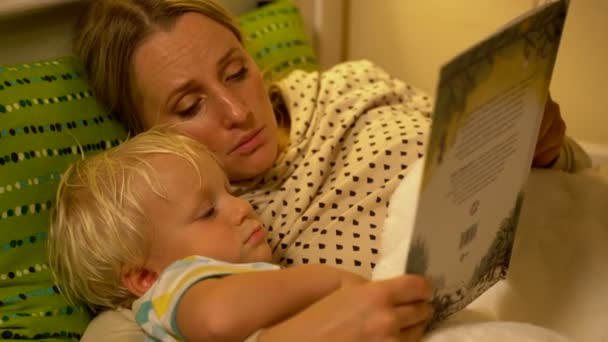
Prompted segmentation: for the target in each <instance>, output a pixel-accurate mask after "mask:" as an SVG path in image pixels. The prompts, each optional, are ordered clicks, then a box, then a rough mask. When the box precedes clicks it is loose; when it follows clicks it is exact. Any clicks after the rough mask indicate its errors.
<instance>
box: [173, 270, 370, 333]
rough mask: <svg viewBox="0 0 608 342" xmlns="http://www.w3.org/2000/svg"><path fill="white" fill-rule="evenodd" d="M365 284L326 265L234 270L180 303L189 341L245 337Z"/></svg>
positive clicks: (201, 286)
mask: <svg viewBox="0 0 608 342" xmlns="http://www.w3.org/2000/svg"><path fill="white" fill-rule="evenodd" d="M357 282H360V283H361V282H365V280H364V279H363V278H360V277H358V276H356V275H354V274H352V273H349V272H345V271H341V270H339V269H336V268H332V267H326V266H322V265H305V266H298V267H293V268H289V269H282V270H278V271H261V272H251V273H243V274H235V275H231V276H228V277H226V278H222V279H209V280H205V281H201V282H199V283H196V284H195V285H193V286H192V287H191V288H190V289H188V291H187V292H186V293H185V294H184V297H183V298H182V299H181V301H180V303H179V305H178V307H177V316H176V320H177V325H178V328H179V331H180V333H181V334H182V335H183V336H184V337H186V338H187V340H188V341H192V342H195V341H242V340H244V339H245V338H246V337H247V336H249V335H250V334H252V333H254V332H255V331H257V330H259V329H261V328H265V327H270V326H271V325H274V324H276V323H278V322H280V321H282V320H284V319H286V318H287V317H290V316H292V315H294V314H296V313H297V312H299V311H301V310H302V309H304V308H306V307H307V306H309V305H311V304H312V303H314V302H315V301H317V300H319V299H321V298H323V297H324V296H326V295H328V294H329V293H331V292H333V291H334V290H336V289H338V288H339V287H340V286H341V285H343V284H344V283H357Z"/></svg>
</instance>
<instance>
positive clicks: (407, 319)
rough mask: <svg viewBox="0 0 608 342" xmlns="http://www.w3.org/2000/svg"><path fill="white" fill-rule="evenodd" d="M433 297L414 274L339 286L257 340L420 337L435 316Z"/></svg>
mask: <svg viewBox="0 0 608 342" xmlns="http://www.w3.org/2000/svg"><path fill="white" fill-rule="evenodd" d="M430 297H431V288H430V285H429V283H428V282H427V281H425V280H424V279H423V278H422V277H420V276H414V275H402V276H399V277H395V278H392V279H387V280H382V281H375V282H367V283H365V284H360V285H357V286H351V287H346V288H341V289H339V290H337V291H335V292H333V293H332V294H330V295H329V296H327V297H325V298H323V299H322V300H320V301H318V302H316V303H315V304H313V305H311V306H309V307H308V308H306V310H303V311H301V312H300V313H298V314H297V315H295V316H293V317H291V318H289V319H287V320H285V321H283V322H281V323H279V324H277V325H275V326H273V327H271V328H268V329H266V330H265V331H263V332H262V333H261V334H260V335H259V336H258V341H259V342H275V341H277V342H282V341H290V342H300V341H302V342H304V341H350V342H355V341H361V342H367V341H387V340H390V341H393V340H394V341H404V342H405V341H407V342H414V341H418V340H419V339H420V338H421V337H422V335H423V333H424V328H425V325H426V321H427V320H428V319H429V318H430V317H431V316H432V308H431V305H430V304H429V303H428V301H429V299H430Z"/></svg>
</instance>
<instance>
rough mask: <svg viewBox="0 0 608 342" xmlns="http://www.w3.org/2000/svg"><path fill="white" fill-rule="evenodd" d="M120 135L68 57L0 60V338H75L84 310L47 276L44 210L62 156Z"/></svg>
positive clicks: (69, 158)
mask: <svg viewBox="0 0 608 342" xmlns="http://www.w3.org/2000/svg"><path fill="white" fill-rule="evenodd" d="M125 137H126V132H125V130H124V129H123V128H122V126H121V125H120V124H118V122H116V121H115V120H114V119H113V118H112V117H111V116H109V115H107V114H106V113H105V112H104V111H103V110H101V109H100V108H99V107H98V106H97V104H96V102H95V99H94V98H93V97H92V93H91V91H90V90H89V87H88V84H87V82H86V81H85V80H84V79H83V77H82V75H81V73H80V71H79V68H78V63H77V62H76V60H75V59H73V58H63V59H58V60H51V61H45V62H39V63H31V64H20V65H7V66H1V67H0V338H3V339H36V340H42V339H44V340H47V341H54V340H78V339H79V337H80V335H81V334H82V333H83V332H84V329H85V328H86V325H87V324H88V323H89V321H90V319H91V317H90V314H89V312H88V310H87V309H86V307H85V306H83V305H81V304H74V305H70V304H68V303H66V301H65V300H64V299H63V297H62V296H61V295H59V294H58V290H57V288H56V287H55V286H54V285H53V282H52V281H51V277H50V272H49V269H48V265H47V254H46V240H47V231H48V225H49V215H48V214H49V213H48V211H49V209H50V208H51V207H52V206H53V202H54V200H55V192H56V190H57V186H58V181H59V180H60V178H61V175H62V172H63V170H64V169H65V168H66V167H67V165H68V164H69V163H71V162H73V161H75V160H77V159H79V158H81V152H82V153H83V154H85V155H88V154H93V153H96V152H99V151H102V150H105V149H107V148H109V147H112V146H115V145H118V144H119V143H120V142H121V141H123V140H124V139H125Z"/></svg>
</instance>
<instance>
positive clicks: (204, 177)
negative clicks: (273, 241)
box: [143, 155, 271, 272]
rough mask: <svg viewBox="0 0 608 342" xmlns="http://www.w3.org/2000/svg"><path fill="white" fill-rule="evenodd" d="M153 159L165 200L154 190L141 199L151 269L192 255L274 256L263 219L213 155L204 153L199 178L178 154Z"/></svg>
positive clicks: (252, 259) (221, 257)
mask: <svg viewBox="0 0 608 342" xmlns="http://www.w3.org/2000/svg"><path fill="white" fill-rule="evenodd" d="M150 163H151V164H152V166H153V167H154V168H155V169H156V170H157V172H158V176H159V179H160V181H161V184H162V185H163V187H164V190H165V191H164V195H165V197H166V198H165V199H163V198H160V197H159V196H158V195H156V194H153V193H152V192H151V191H150V192H149V193H148V194H147V196H146V197H145V199H144V201H143V202H144V205H143V207H144V208H143V209H144V213H145V214H146V219H147V222H148V224H149V225H150V226H151V228H152V229H151V231H150V233H151V234H152V235H151V237H152V242H151V246H150V247H151V248H150V255H149V257H148V261H147V265H146V266H147V268H148V269H150V270H153V271H156V272H160V271H162V270H163V269H164V268H166V267H167V266H169V265H170V264H171V263H173V262H175V261H176V260H178V259H182V258H185V257H187V256H190V255H201V256H206V257H210V258H214V259H218V260H222V261H227V262H232V263H246V262H256V261H266V262H269V261H270V260H271V251H270V246H269V245H268V243H267V241H266V233H265V228H264V227H263V225H262V222H261V221H260V219H259V218H258V217H257V216H256V214H255V212H254V211H253V208H252V207H251V205H250V204H249V202H247V201H245V200H243V199H240V198H238V197H235V196H232V195H231V194H230V193H229V192H228V190H227V189H228V184H229V183H228V179H227V178H226V175H225V174H224V172H223V170H222V169H221V168H220V167H219V166H218V164H217V163H216V162H215V160H213V158H211V157H210V156H208V155H204V156H201V160H200V162H199V165H198V167H199V170H200V176H199V174H198V173H197V171H196V170H195V169H194V168H193V167H192V165H190V164H189V163H188V162H186V161H185V160H183V159H181V158H179V157H176V156H172V155H158V156H155V157H154V158H152V159H151V160H150ZM199 184H200V186H199Z"/></svg>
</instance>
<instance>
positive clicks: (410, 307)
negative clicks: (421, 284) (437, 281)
mask: <svg viewBox="0 0 608 342" xmlns="http://www.w3.org/2000/svg"><path fill="white" fill-rule="evenodd" d="M395 316H396V318H397V321H398V322H399V328H400V330H404V329H407V328H411V327H414V326H417V325H420V324H425V323H426V322H427V321H428V320H429V319H431V317H432V316H433V307H432V305H431V304H430V303H428V302H418V303H413V304H407V305H401V306H398V307H396V308H395Z"/></svg>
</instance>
